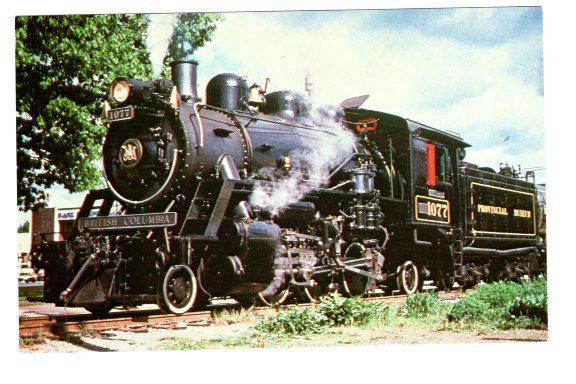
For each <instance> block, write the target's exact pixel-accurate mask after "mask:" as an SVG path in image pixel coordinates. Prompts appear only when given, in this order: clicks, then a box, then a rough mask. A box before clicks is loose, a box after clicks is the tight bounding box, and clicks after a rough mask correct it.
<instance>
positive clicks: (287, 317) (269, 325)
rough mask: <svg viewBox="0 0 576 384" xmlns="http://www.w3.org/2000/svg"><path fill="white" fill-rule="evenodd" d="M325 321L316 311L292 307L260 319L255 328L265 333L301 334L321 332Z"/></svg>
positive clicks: (324, 328) (323, 329)
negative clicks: (289, 309)
mask: <svg viewBox="0 0 576 384" xmlns="http://www.w3.org/2000/svg"><path fill="white" fill-rule="evenodd" d="M326 323H327V319H326V318H325V317H324V316H323V315H321V314H319V313H318V312H315V311H311V310H309V309H305V310H303V311H302V310H299V309H293V310H291V311H286V312H280V313H278V314H277V315H276V316H274V317H270V318H268V319H265V320H262V321H260V322H259V323H258V324H256V329H257V330H258V331H260V332H265V333H278V334H290V335H302V334H307V333H322V332H324V331H325V330H326V327H325V325H324V324H326Z"/></svg>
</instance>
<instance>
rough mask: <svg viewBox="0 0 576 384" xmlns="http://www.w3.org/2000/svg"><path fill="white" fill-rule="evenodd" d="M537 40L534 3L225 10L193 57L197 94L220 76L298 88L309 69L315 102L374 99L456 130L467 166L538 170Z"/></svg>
mask: <svg viewBox="0 0 576 384" xmlns="http://www.w3.org/2000/svg"><path fill="white" fill-rule="evenodd" d="M542 34H543V33H542V11H541V8H539V7H502V8H451V9H404V10H370V11H354V10H349V11H304V12H303V11H294V12H257V13H255V12H248V13H227V14H225V21H224V22H223V23H222V24H221V25H220V26H219V27H218V29H217V31H216V33H215V35H214V37H213V40H212V42H211V43H209V44H208V45H207V46H206V47H203V48H201V49H199V50H198V52H197V54H196V56H197V58H198V59H199V61H200V67H199V70H198V71H199V93H200V95H201V96H202V95H203V92H204V91H203V89H204V86H205V84H206V82H207V81H208V80H209V78H211V77H212V76H214V75H216V74H218V73H220V72H234V73H238V74H240V75H243V76H247V78H248V82H249V83H253V82H258V83H260V84H263V83H264V80H265V79H266V78H270V79H271V80H272V83H273V85H274V86H276V87H277V88H279V89H284V88H287V89H297V90H301V91H303V84H304V76H305V73H306V72H307V71H310V72H311V73H312V75H313V78H314V83H315V101H316V102H317V103H320V104H322V103H333V104H339V102H340V101H342V100H343V99H345V98H347V97H351V96H356V95H361V94H370V95H371V97H370V99H369V100H368V101H367V102H366V104H365V107H366V108H372V109H377V110H383V111H386V112H389V113H393V114H398V115H400V116H403V117H407V118H411V119H414V120H417V121H421V122H423V123H426V124H429V125H432V126H434V127H436V128H439V129H443V130H451V131H455V132H458V133H460V134H461V135H462V136H463V137H464V139H465V140H468V142H470V144H472V148H471V150H469V151H468V152H469V160H470V161H473V162H478V163H481V164H482V165H486V166H491V167H494V168H496V169H497V168H498V166H499V164H500V162H508V163H510V164H521V165H522V167H537V166H542V165H544V97H543V96H544V86H543V40H542ZM507 137H508V139H507V140H506V141H504V139H505V138H507ZM538 176H540V179H541V181H543V179H544V176H545V175H544V173H540V174H538Z"/></svg>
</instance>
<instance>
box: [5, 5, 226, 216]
mask: <svg viewBox="0 0 576 384" xmlns="http://www.w3.org/2000/svg"><path fill="white" fill-rule="evenodd" d="M193 15H195V14H190V15H185V16H182V15H180V16H179V18H178V19H179V20H183V22H180V23H179V24H178V25H177V26H176V30H177V31H178V30H179V29H181V30H182V31H184V32H181V34H182V33H183V36H193V37H195V38H196V41H195V43H194V44H195V46H196V47H199V46H202V45H203V44H204V43H205V42H206V41H208V40H209V37H210V35H211V33H212V32H213V31H214V28H215V24H214V23H213V22H212V21H211V20H212V18H211V17H212V16H211V15H208V14H206V15H199V16H193ZM217 19H218V18H217V17H214V20H217ZM194 20H198V21H201V22H200V23H199V24H193V21H194ZM148 24H149V20H148V18H147V16H146V15H76V16H20V17H16V147H17V165H18V172H17V175H18V176H17V178H18V180H17V182H18V207H19V208H20V209H21V210H29V209H34V208H38V207H41V206H45V205H46V203H47V202H46V194H45V192H44V189H45V188H50V187H52V186H54V185H56V184H61V185H63V186H64V187H65V188H66V189H68V190H69V191H70V192H79V191H83V190H86V189H89V188H93V187H94V186H96V185H97V184H98V183H99V182H100V180H101V172H100V170H99V166H98V160H99V159H100V156H101V146H102V141H103V137H104V135H105V133H106V128H105V126H104V125H103V124H102V120H101V113H102V107H103V102H104V100H105V98H106V94H107V91H108V86H109V84H110V82H111V81H112V79H114V78H115V77H116V76H120V75H122V76H129V77H134V78H150V77H151V76H152V67H151V63H150V59H149V55H148V51H147V50H146V45H145V41H146V34H147V32H146V31H147V27H148Z"/></svg>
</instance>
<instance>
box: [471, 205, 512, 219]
mask: <svg viewBox="0 0 576 384" xmlns="http://www.w3.org/2000/svg"><path fill="white" fill-rule="evenodd" d="M478 212H479V213H490V214H492V215H503V216H507V215H508V208H506V207H495V206H493V205H483V204H478Z"/></svg>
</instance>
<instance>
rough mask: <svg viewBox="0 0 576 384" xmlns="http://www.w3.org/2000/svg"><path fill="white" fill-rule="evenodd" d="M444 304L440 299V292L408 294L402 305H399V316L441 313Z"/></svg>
mask: <svg viewBox="0 0 576 384" xmlns="http://www.w3.org/2000/svg"><path fill="white" fill-rule="evenodd" d="M443 307H444V305H443V304H442V302H441V301H440V300H439V299H438V293H436V292H434V293H420V292H417V293H415V294H414V295H410V296H408V297H407V298H406V299H405V300H404V301H403V302H402V304H400V307H398V312H397V314H398V316H402V317H411V318H422V317H428V316H430V315H437V314H439V313H440V312H441V311H442V309H443Z"/></svg>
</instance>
